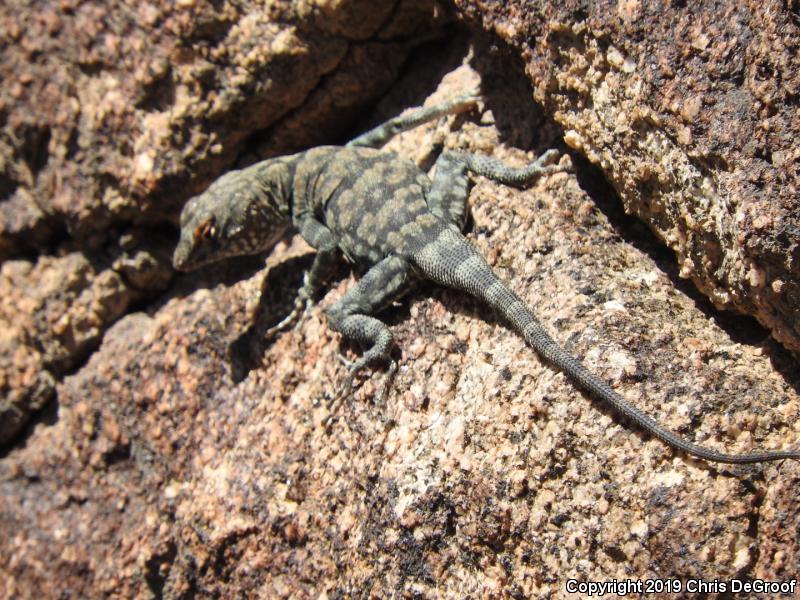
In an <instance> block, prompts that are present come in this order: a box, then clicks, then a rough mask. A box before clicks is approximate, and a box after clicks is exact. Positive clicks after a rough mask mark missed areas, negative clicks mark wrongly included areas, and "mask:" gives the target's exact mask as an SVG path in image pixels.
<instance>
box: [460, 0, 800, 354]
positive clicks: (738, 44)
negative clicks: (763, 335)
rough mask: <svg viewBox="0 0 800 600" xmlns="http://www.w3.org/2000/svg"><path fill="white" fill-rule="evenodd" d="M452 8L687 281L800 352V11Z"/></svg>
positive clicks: (558, 5)
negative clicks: (505, 59) (665, 249)
mask: <svg viewBox="0 0 800 600" xmlns="http://www.w3.org/2000/svg"><path fill="white" fill-rule="evenodd" d="M454 1H455V4H456V5H457V6H458V7H459V8H460V9H461V11H462V12H463V13H464V14H465V15H467V17H468V19H469V20H470V22H472V23H473V24H475V25H477V26H478V27H479V28H480V29H482V30H486V31H489V32H491V33H492V34H493V35H496V36H498V37H499V38H501V39H502V40H503V41H504V42H505V43H507V44H509V45H510V46H511V47H512V48H513V50H514V52H515V54H517V55H518V56H519V57H520V58H521V60H522V61H523V62H524V64H525V71H526V73H527V76H528V78H529V80H530V81H531V83H532V84H533V87H534V97H535V98H536V100H537V101H538V102H540V103H541V104H542V105H543V107H544V109H545V111H546V112H547V113H548V114H549V115H550V116H551V117H552V118H553V119H554V120H555V121H556V122H558V123H559V124H560V125H561V126H562V127H563V128H564V140H565V141H566V142H567V144H569V145H570V146H571V147H572V148H574V149H575V150H576V151H578V152H579V153H581V154H582V155H584V156H585V157H587V158H588V159H589V160H590V161H591V162H592V163H594V164H596V165H598V166H599V167H600V168H601V169H602V171H603V173H604V174H605V176H606V177H607V178H608V180H609V181H610V182H611V184H612V185H613V186H614V188H615V190H616V191H617V192H618V194H619V198H620V199H621V201H622V203H623V205H624V206H625V209H626V211H628V212H629V213H631V214H634V215H637V216H638V217H640V218H641V219H643V220H644V221H645V222H646V223H647V224H648V225H649V227H650V228H651V229H652V230H653V231H654V232H655V233H656V234H657V235H658V236H659V238H660V239H662V240H663V241H664V242H665V243H666V244H667V245H668V246H669V247H670V248H672V249H673V250H674V251H675V254H676V257H677V261H678V264H679V265H680V274H681V277H685V278H691V280H692V281H693V282H694V284H695V285H696V286H697V287H698V289H700V290H701V291H702V292H703V293H704V294H705V295H707V296H708V297H709V298H710V299H711V301H712V302H713V303H714V304H715V306H717V307H718V308H721V309H727V310H734V311H737V312H739V313H741V314H747V315H751V316H754V317H755V318H757V319H758V320H759V321H760V322H761V323H762V324H763V325H764V326H765V327H767V328H768V329H769V330H770V331H771V332H772V335H773V336H774V337H775V339H777V340H779V341H780V342H781V343H782V344H784V345H785V346H786V347H787V348H789V349H790V350H792V351H793V352H795V353H797V354H800V193H798V192H799V190H800V186H799V185H798V184H799V183H800V148H798V145H797V139H798V137H800V109H799V108H798V102H797V98H798V93H799V92H800V69H798V62H797V55H798V50H799V49H800V29H799V28H798V18H799V17H798V13H797V6H796V4H795V3H786V2H778V1H776V0H775V1H773V0H768V1H766V2H761V1H755V0H746V1H744V2H735V3H730V2H723V1H716V2H702V3H697V2H668V1H666V0H663V1H657V2H640V1H639V0H631V1H625V2H611V1H607V0H598V1H592V2H577V1H567V2H546V1H536V0H512V1H510V2H509V1H506V0H502V1H500V0H480V2H478V1H474V0H454Z"/></svg>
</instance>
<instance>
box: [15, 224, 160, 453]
mask: <svg viewBox="0 0 800 600" xmlns="http://www.w3.org/2000/svg"><path fill="white" fill-rule="evenodd" d="M142 237H143V232H142V231H135V230H134V231H133V232H131V233H129V234H127V235H126V236H123V237H122V238H121V243H122V244H123V245H124V246H125V247H124V248H120V247H118V246H117V247H112V248H110V249H108V250H100V249H98V251H96V252H95V253H94V256H92V258H91V259H90V258H88V257H87V256H86V255H85V254H83V253H81V252H77V251H73V252H69V253H67V254H65V255H63V256H41V257H39V258H38V260H37V261H36V262H35V263H34V262H31V261H27V260H8V261H6V262H4V263H3V264H2V267H0V299H1V300H0V323H2V327H0V331H1V332H2V333H0V348H2V352H0V357H2V358H0V444H7V443H9V442H11V441H12V440H13V439H14V437H15V436H16V435H17V434H18V433H19V431H20V430H21V428H22V427H23V426H24V425H25V423H26V422H27V420H28V418H29V417H30V415H31V414H32V413H33V412H35V411H37V410H39V409H40V408H42V406H44V404H45V403H46V402H47V401H48V400H49V399H50V398H51V397H52V396H53V392H54V388H55V384H56V380H57V378H60V377H61V376H63V375H64V374H65V373H66V372H67V371H69V370H70V369H72V368H73V367H75V366H76V365H77V364H79V362H80V361H81V360H83V359H85V357H86V356H87V355H88V354H89V352H91V351H92V350H94V349H96V348H97V346H98V345H99V343H100V340H101V338H102V336H103V333H104V332H105V330H106V329H107V328H108V327H109V326H110V325H111V324H112V323H113V322H114V321H116V320H117V319H118V318H120V317H121V316H122V315H124V314H125V313H126V312H127V311H128V310H129V309H130V307H131V306H132V305H134V304H135V303H136V302H139V301H141V300H142V299H144V298H147V297H150V296H152V295H154V294H155V293H157V292H160V291H163V290H164V289H165V288H166V287H167V285H168V284H169V283H170V281H171V279H172V269H171V267H170V265H169V249H170V248H169V247H168V245H169V246H171V242H169V241H167V240H166V239H165V238H163V236H162V237H161V238H160V239H159V237H158V236H156V235H154V234H153V233H152V232H151V233H149V234H148V237H149V239H148V240H146V241H145V240H142V239H139V238H142Z"/></svg>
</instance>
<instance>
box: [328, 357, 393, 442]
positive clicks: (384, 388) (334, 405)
mask: <svg viewBox="0 0 800 600" xmlns="http://www.w3.org/2000/svg"><path fill="white" fill-rule="evenodd" d="M337 358H338V359H339V361H340V362H341V363H342V364H344V365H345V366H346V367H347V368H348V370H349V373H348V374H347V377H346V378H345V380H344V383H343V384H342V388H341V389H340V390H339V392H338V393H337V394H336V396H335V397H334V398H333V400H331V401H330V403H329V404H328V416H327V418H326V419H325V423H324V426H325V429H330V426H331V423H332V422H333V419H334V417H335V416H336V413H337V412H338V411H339V408H340V407H341V405H342V403H343V402H344V401H345V400H347V399H349V398H350V395H351V393H352V391H353V379H355V376H356V375H357V374H358V372H359V371H361V370H362V369H363V368H364V367H366V366H367V364H369V363H370V362H371V361H372V357H361V358H359V359H358V360H347V359H346V358H345V357H344V356H341V355H339V356H338V357H337ZM388 361H389V368H388V369H387V370H386V376H385V377H384V380H383V383H382V384H381V386H380V390H379V391H378V395H377V396H375V404H376V405H378V406H380V405H382V404H383V401H384V400H385V399H386V395H387V393H388V391H389V386H390V384H391V383H392V381H393V380H394V376H395V373H397V361H396V360H394V359H393V358H389V359H388Z"/></svg>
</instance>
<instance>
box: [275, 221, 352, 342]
mask: <svg viewBox="0 0 800 600" xmlns="http://www.w3.org/2000/svg"><path fill="white" fill-rule="evenodd" d="M297 228H298V230H299V231H300V235H301V236H302V237H303V239H304V240H305V241H306V242H308V244H309V245H311V246H312V247H314V248H316V249H317V254H316V255H315V256H314V262H313V263H312V265H311V268H310V269H309V270H308V271H306V273H305V275H304V277H303V286H302V287H301V288H300V291H299V292H298V294H297V298H296V299H295V302H294V308H292V311H291V312H290V313H289V314H288V315H287V316H286V317H285V318H284V319H283V320H281V321H280V322H279V323H278V324H277V325H274V326H272V327H270V328H269V329H268V330H267V331H266V334H265V335H266V337H267V338H270V337H273V336H275V335H276V334H278V333H280V332H281V331H285V330H286V329H288V328H289V327H291V326H292V325H293V324H295V323H299V322H300V321H301V320H302V317H303V316H304V315H305V314H306V313H307V312H308V310H309V309H310V307H311V304H312V302H313V300H314V298H316V296H317V295H318V294H319V292H320V291H321V290H322V289H323V288H324V287H325V286H326V284H327V283H328V281H330V279H331V277H332V276H333V272H334V271H335V269H336V265H337V264H338V263H339V260H340V258H341V252H340V251H339V246H338V241H337V239H336V236H335V235H334V234H333V232H332V231H331V230H330V229H328V228H327V227H326V226H325V225H323V224H322V223H320V222H319V221H317V220H316V219H313V218H311V217H307V218H305V219H303V220H301V221H300V223H299V224H298V226H297Z"/></svg>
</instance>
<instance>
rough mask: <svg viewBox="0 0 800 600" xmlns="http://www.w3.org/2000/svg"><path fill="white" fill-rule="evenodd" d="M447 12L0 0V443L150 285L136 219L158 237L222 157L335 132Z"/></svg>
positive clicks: (382, 5)
mask: <svg viewBox="0 0 800 600" xmlns="http://www.w3.org/2000/svg"><path fill="white" fill-rule="evenodd" d="M354 15H360V16H359V17H358V18H355V17H354ZM449 18H450V17H449V16H448V15H446V14H445V12H443V11H442V10H437V9H436V4H435V2H433V0H400V1H392V0H381V1H378V2H376V1H374V0H369V1H365V0H345V1H330V2H319V1H305V0H302V1H297V2H291V3H286V2H266V3H263V2H227V1H223V2H202V1H197V2H195V1H193V0H182V1H179V2H161V3H158V2H143V3H137V4H135V5H131V4H130V3H127V2H120V1H112V2H108V1H89V2H77V1H73V0H64V1H62V2H49V1H37V2H27V1H24V2H23V1H10V2H3V3H2V5H0V80H2V81H3V85H2V86H0V260H4V259H7V260H9V261H10V262H7V263H6V264H5V265H4V266H3V272H2V276H1V277H2V278H1V279H0V292H1V293H2V302H3V310H2V313H0V329H2V330H3V334H2V338H1V339H0V344H2V353H0V444H4V443H7V442H9V441H10V440H12V439H13V438H14V436H15V435H17V433H18V432H19V431H20V429H21V427H22V426H23V425H24V424H25V422H26V420H27V418H28V416H29V414H30V413H31V412H32V411H34V410H36V409H38V408H39V407H41V406H42V405H43V404H44V403H45V402H46V401H47V400H48V398H50V397H52V396H53V390H54V385H55V382H56V380H57V379H58V378H60V377H61V376H62V375H63V374H64V372H65V371H66V370H69V369H72V368H74V366H75V365H77V364H79V363H80V362H81V361H82V360H84V359H85V357H86V356H87V354H88V352H90V351H91V350H93V349H94V348H96V346H97V343H98V342H99V340H100V339H101V337H102V334H103V332H104V331H105V330H106V329H107V328H108V326H110V325H111V324H112V323H113V322H114V321H115V320H116V319H118V318H119V317H120V316H122V315H123V314H124V313H125V312H126V311H127V310H128V309H129V307H130V306H131V305H132V303H140V302H144V301H146V300H152V299H153V298H154V297H156V296H157V295H158V294H159V293H161V292H162V291H163V289H164V288H165V286H166V283H167V282H168V280H169V277H170V267H169V260H168V259H169V251H167V252H161V251H160V250H161V248H162V247H163V246H164V244H163V240H162V242H161V243H158V244H156V245H158V246H159V248H158V249H156V251H155V252H152V250H153V248H152V247H150V246H147V244H145V245H142V242H141V241H139V242H131V238H137V236H139V237H141V235H140V234H141V232H142V231H143V230H142V229H136V227H137V226H139V227H144V228H145V229H144V232H145V236H144V237H149V236H155V237H157V238H163V237H164V234H165V233H166V231H165V229H167V228H168V227H171V226H172V222H174V221H175V219H176V215H177V212H178V210H179V209H180V207H181V206H182V204H183V202H184V201H185V200H186V199H187V198H189V197H190V196H191V195H192V194H193V193H194V192H197V191H199V190H201V189H203V188H205V187H206V186H207V185H208V184H209V183H210V181H211V180H213V179H214V178H216V177H217V176H218V175H219V174H221V173H222V172H224V170H226V169H227V168H229V167H230V166H231V165H232V163H233V162H234V161H235V160H240V161H244V162H247V161H252V160H255V159H256V158H257V157H258V156H259V155H261V156H266V155H267V154H269V153H273V154H274V153H283V152H287V151H291V150H296V149H299V148H303V147H306V146H308V145H315V144H318V143H321V142H322V141H330V140H332V139H335V138H336V136H337V135H340V134H341V132H342V131H344V130H345V128H347V127H349V126H350V125H351V124H352V122H353V121H354V120H355V118H356V116H357V114H358V112H359V111H360V110H361V109H362V107H364V106H365V105H368V104H369V103H370V102H373V101H374V100H375V99H376V98H377V97H379V96H380V95H381V94H383V93H385V91H386V89H387V88H388V86H389V85H390V84H391V83H392V81H394V80H395V79H396V78H397V76H398V72H399V70H400V68H401V67H402V65H403V63H404V61H405V60H406V58H407V56H408V54H409V52H410V51H411V50H412V49H413V48H414V47H415V46H416V45H418V44H419V43H420V41H422V40H425V39H427V38H429V37H430V36H432V35H435V34H437V32H440V30H441V28H442V26H443V25H444V24H445V23H446V22H447V21H448V19H449ZM254 134H258V135H257V137H258V144H256V143H252V136H254ZM259 144H260V145H259ZM169 233H170V234H171V232H169ZM137 239H138V238H137ZM136 244H139V245H140V246H142V249H141V251H142V252H144V253H145V254H147V253H150V254H148V256H144V254H140V255H139V256H136V253H137V252H139V250H133V251H131V253H130V255H129V256H126V257H122V258H120V257H121V256H122V255H123V254H125V253H126V252H128V251H129V250H130V249H131V247H132V246H134V245H136ZM151 246H152V244H151ZM114 248H117V250H114ZM109 254H111V255H115V256H112V257H110V258H109V257H108V255H109ZM117 259H119V260H121V261H123V262H124V261H126V260H127V261H129V262H130V261H133V263H136V264H128V265H125V264H113V263H114V261H115V260H117ZM136 261H139V262H138V263H137V262H136ZM141 261H144V262H145V263H147V264H144V263H142V262H141ZM20 295H22V297H20ZM84 313H86V314H84Z"/></svg>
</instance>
